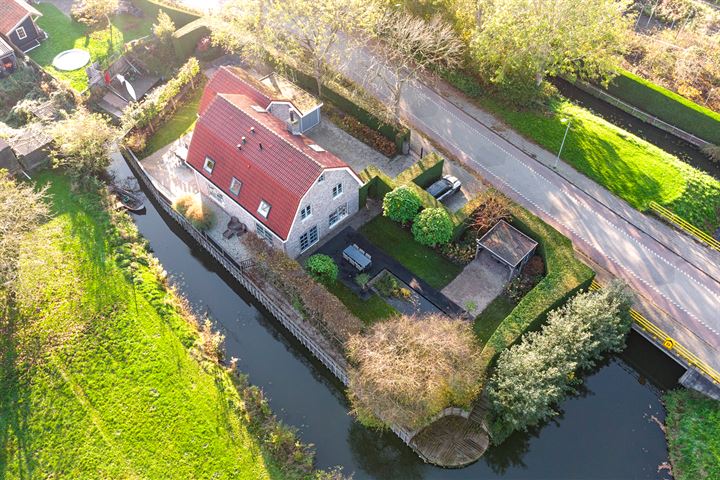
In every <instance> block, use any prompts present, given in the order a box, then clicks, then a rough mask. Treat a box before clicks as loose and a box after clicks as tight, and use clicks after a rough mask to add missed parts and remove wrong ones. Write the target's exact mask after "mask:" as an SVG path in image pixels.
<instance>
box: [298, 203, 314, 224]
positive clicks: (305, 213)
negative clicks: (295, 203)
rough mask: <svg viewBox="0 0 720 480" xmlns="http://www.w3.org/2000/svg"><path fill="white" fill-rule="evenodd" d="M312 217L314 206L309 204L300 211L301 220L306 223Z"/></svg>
mask: <svg viewBox="0 0 720 480" xmlns="http://www.w3.org/2000/svg"><path fill="white" fill-rule="evenodd" d="M311 216H312V206H310V204H309V203H308V204H307V205H305V206H304V207H303V208H301V209H300V220H302V221H305V220H307V219H308V218H310V217H311Z"/></svg>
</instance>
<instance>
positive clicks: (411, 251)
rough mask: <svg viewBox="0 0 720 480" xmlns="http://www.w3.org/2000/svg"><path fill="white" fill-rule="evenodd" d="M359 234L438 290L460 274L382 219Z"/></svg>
mask: <svg viewBox="0 0 720 480" xmlns="http://www.w3.org/2000/svg"><path fill="white" fill-rule="evenodd" d="M360 231H361V232H362V234H363V235H365V237H366V238H367V239H368V240H369V241H370V242H371V243H373V244H374V245H375V246H376V247H378V248H380V249H381V250H383V251H384V252H385V253H387V254H388V255H390V256H391V257H393V258H395V260H397V261H398V262H400V263H402V264H403V266H404V267H405V268H407V269H408V270H410V271H411V272H412V273H414V274H415V275H417V276H418V277H420V278H421V279H423V280H425V281H426V282H427V283H428V284H429V285H430V286H431V287H433V288H436V289H438V290H441V289H442V288H443V287H444V286H446V285H447V284H448V283H450V282H451V281H452V280H453V279H454V278H455V277H457V276H458V274H459V273H460V272H461V271H462V267H460V266H458V265H456V264H454V263H452V262H451V261H450V260H448V259H447V258H445V257H444V256H442V255H441V254H440V253H438V252H436V251H435V250H432V249H430V248H427V247H425V246H424V245H420V244H419V243H417V242H416V241H415V239H414V238H413V236H412V233H410V231H409V230H406V229H404V228H402V227H401V226H400V224H398V223H396V222H393V221H392V220H390V219H388V218H386V217H383V216H382V215H378V216H377V217H375V218H374V219H372V220H371V221H369V222H368V223H366V224H365V225H363V227H362V228H361V230H360Z"/></svg>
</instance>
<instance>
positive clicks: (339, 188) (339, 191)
mask: <svg viewBox="0 0 720 480" xmlns="http://www.w3.org/2000/svg"><path fill="white" fill-rule="evenodd" d="M332 191H333V198H337V197H339V196H340V195H342V194H343V184H342V183H338V184H337V185H335V186H334V187H333V190H332Z"/></svg>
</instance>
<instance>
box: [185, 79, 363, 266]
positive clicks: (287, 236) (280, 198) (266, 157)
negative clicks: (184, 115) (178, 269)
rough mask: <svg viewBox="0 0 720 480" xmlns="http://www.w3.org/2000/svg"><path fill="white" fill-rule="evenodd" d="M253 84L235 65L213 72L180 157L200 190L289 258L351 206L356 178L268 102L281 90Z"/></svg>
mask: <svg viewBox="0 0 720 480" xmlns="http://www.w3.org/2000/svg"><path fill="white" fill-rule="evenodd" d="M259 85H260V84H259V82H258V81H256V80H253V79H252V78H250V77H248V76H247V75H246V74H245V73H244V72H243V71H241V70H239V69H236V68H228V67H222V68H220V69H219V70H218V71H217V73H215V75H214V76H213V77H212V79H211V80H210V82H209V83H208V85H207V87H206V88H205V92H204V93H203V97H202V99H201V101H200V112H199V119H198V121H197V124H196V126H195V131H194V132H193V135H192V141H191V143H190V148H189V152H188V156H187V164H188V165H189V166H190V167H191V168H193V169H194V170H195V178H196V181H197V183H198V188H199V189H200V191H201V192H202V193H204V194H206V195H207V196H209V197H210V198H211V199H213V200H214V201H215V202H216V203H218V204H219V205H220V206H221V207H222V208H223V209H224V210H225V211H226V212H228V214H230V215H234V216H236V217H238V219H240V221H241V222H243V223H245V224H246V226H247V227H248V229H250V230H252V231H254V232H256V233H257V234H258V235H259V236H260V237H262V238H263V239H265V240H266V241H267V242H268V243H270V244H272V245H273V246H274V247H276V248H280V249H282V250H284V251H285V252H286V253H287V254H288V255H289V256H291V257H297V256H298V255H300V254H301V253H302V252H304V251H306V250H307V249H308V248H310V247H311V246H313V245H314V244H316V243H317V242H318V241H319V240H320V239H322V238H323V237H324V236H326V235H327V234H328V233H329V232H330V231H331V230H333V229H335V228H337V226H338V225H339V224H340V223H341V221H342V220H343V219H345V218H347V217H349V216H351V215H353V214H354V213H355V212H357V210H358V200H359V198H358V189H359V188H360V186H361V185H362V182H361V180H360V179H359V178H358V176H357V175H356V174H355V172H353V171H352V169H351V168H350V167H349V166H348V165H347V164H346V163H345V162H343V161H342V160H340V159H339V158H337V157H336V156H334V155H333V154H331V153H330V152H327V151H325V150H323V149H322V148H320V147H319V146H317V145H315V144H314V143H313V142H312V140H310V139H309V138H307V137H305V136H303V135H300V134H297V133H296V134H293V132H296V129H295V124H294V120H292V118H291V117H290V116H289V115H288V114H287V113H288V110H287V109H280V108H274V106H277V105H281V102H288V100H287V97H284V98H285V100H277V99H275V98H271V97H269V96H267V95H266V93H265V89H263V88H262V87H260V86H259ZM298 95H299V94H298ZM290 103H291V105H290V108H291V110H292V109H295V104H294V103H292V102H290ZM299 111H305V112H307V110H299ZM317 114H318V118H319V111H317ZM296 120H297V119H296Z"/></svg>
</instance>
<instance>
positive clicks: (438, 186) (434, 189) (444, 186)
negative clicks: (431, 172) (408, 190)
mask: <svg viewBox="0 0 720 480" xmlns="http://www.w3.org/2000/svg"><path fill="white" fill-rule="evenodd" d="M450 188H452V184H451V183H450V182H449V181H448V180H447V179H445V178H441V179H440V180H438V181H437V182H435V183H433V184H432V185H430V186H429V187H428V189H427V191H428V193H429V194H430V195H432V196H433V197H437V196H438V195H441V194H443V193H445V192H447V191H448V190H450Z"/></svg>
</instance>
